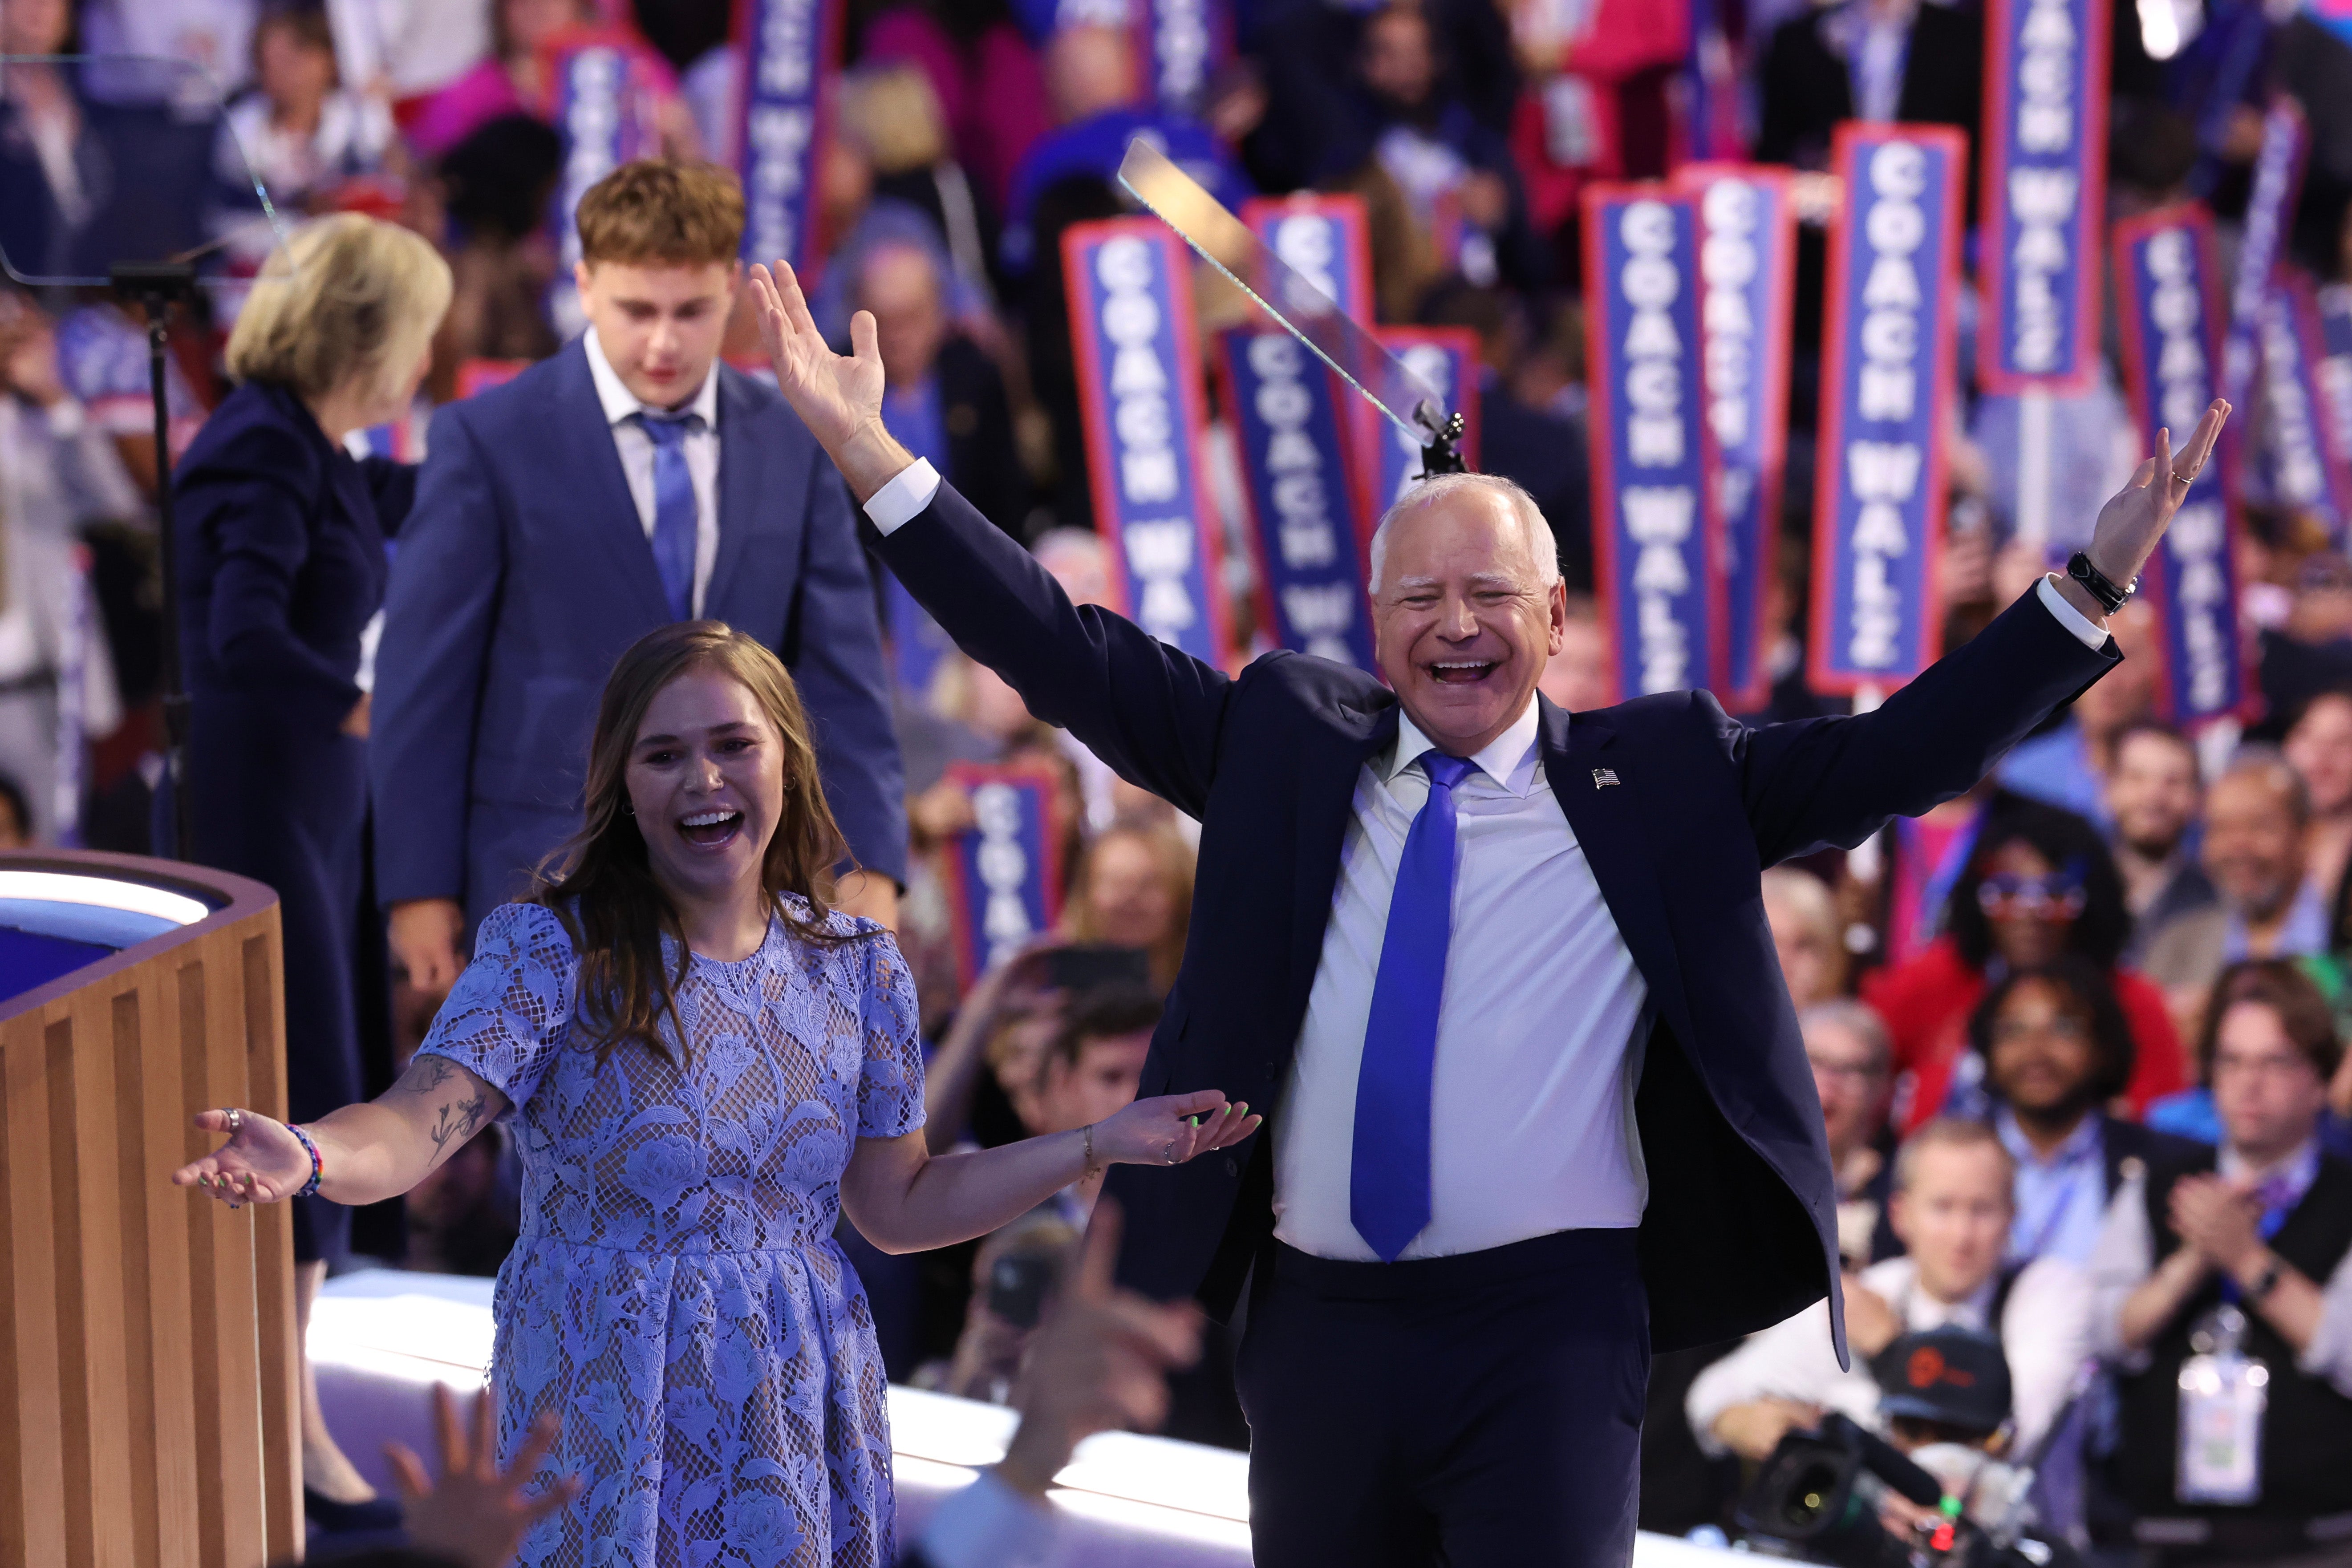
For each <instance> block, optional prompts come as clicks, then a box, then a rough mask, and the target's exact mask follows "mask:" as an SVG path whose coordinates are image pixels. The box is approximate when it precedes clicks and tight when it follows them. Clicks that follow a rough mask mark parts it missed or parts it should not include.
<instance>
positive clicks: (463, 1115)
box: [172, 1055, 507, 1204]
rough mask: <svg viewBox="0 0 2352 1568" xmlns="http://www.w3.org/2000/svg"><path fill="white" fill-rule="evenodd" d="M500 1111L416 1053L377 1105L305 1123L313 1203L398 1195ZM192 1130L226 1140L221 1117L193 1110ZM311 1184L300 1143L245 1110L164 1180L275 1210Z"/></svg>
mask: <svg viewBox="0 0 2352 1568" xmlns="http://www.w3.org/2000/svg"><path fill="white" fill-rule="evenodd" d="M506 1108H507V1098H506V1096H505V1095H503V1094H500V1093H499V1091H498V1090H497V1089H492V1088H491V1087H490V1086H489V1085H488V1084H487V1083H485V1082H483V1081H482V1080H481V1079H479V1078H477V1077H476V1076H475V1075H474V1074H473V1073H471V1072H469V1071H467V1069H466V1068H461V1067H459V1066H458V1065H457V1063H456V1062H453V1061H451V1060H450V1059H449V1058H446V1057H441V1056H425V1055H419V1056H418V1057H417V1058H416V1059H415V1061H413V1062H411V1063H410V1064H409V1066H408V1070H407V1071H406V1072H405V1073H404V1074H402V1075H401V1078H400V1081H399V1082H397V1083H395V1084H394V1085H393V1086H392V1087H391V1088H390V1089H386V1090H384V1091H383V1093H382V1094H381V1095H379V1096H377V1097H376V1098H375V1099H373V1100H366V1101H363V1102H362V1103H361V1104H358V1105H346V1106H344V1107H343V1108H342V1109H341V1110H333V1111H330V1112H328V1113H327V1114H326V1115H325V1116H322V1117H320V1119H319V1120H318V1121H311V1122H306V1123H304V1124H303V1127H302V1131H305V1132H307V1133H309V1134H310V1141H311V1142H313V1143H316V1144H317V1145H318V1146H319V1169H320V1180H319V1195H320V1197H322V1198H326V1199H328V1200H330V1201H331V1202H334V1203H339V1204H373V1203H380V1202H382V1201H383V1199H385V1198H392V1197H398V1196H399V1195H400V1194H403V1193H404V1192H406V1191H408V1189H409V1188H411V1187H413V1186H415V1184H417V1183H419V1182H421V1181H423V1180H424V1179H425V1175H426V1173H429V1172H430V1171H431V1170H432V1169H433V1168H434V1167H435V1166H436V1165H438V1164H440V1163H441V1162H442V1161H444V1160H446V1159H447V1158H448V1157H449V1156H450V1155H451V1154H454V1153H456V1152H457V1150H458V1149H459V1148H460V1147H461V1146H462V1145H463V1144H464V1143H465V1142H466V1141H467V1139H469V1138H471V1137H472V1136H473V1135H474V1134H475V1133H477V1132H478V1131H481V1130H482V1129H483V1128H484V1127H485V1126H487V1125H488V1124H489V1123H490V1122H492V1121H496V1120H497V1119H498V1118H499V1116H500V1115H501V1114H503V1113H504V1112H505V1110H506ZM196 1125H197V1126H198V1127H201V1128H203V1129H204V1130H205V1131H207V1132H228V1131H230V1124H229V1115H228V1113H227V1112H226V1110H205V1111H200V1112H198V1113H197V1116H196ZM309 1181H310V1152H309V1151H308V1150H306V1149H304V1148H303V1147H302V1142H301V1140H299V1139H298V1138H297V1137H295V1136H294V1134H293V1133H292V1132H290V1131H287V1128H286V1124H285V1123H284V1122H282V1121H271V1120H270V1119H269V1118H268V1117H267V1116H264V1115H262V1114H261V1113H260V1112H259V1111H257V1110H239V1111H238V1112H237V1113H236V1131H235V1132H234V1133H233V1134H232V1135H231V1136H230V1138H229V1141H228V1142H226V1143H224V1144H222V1145H221V1146H220V1147H219V1148H218V1149H215V1150H214V1151H213V1152H211V1153H209V1154H207V1155H205V1157H204V1158H203V1159H201V1160H195V1161H192V1162H190V1163H187V1164H185V1165H183V1166H181V1167H180V1168H179V1169H178V1170H176V1171H174V1172H173V1173H172V1182H173V1185H175V1186H182V1187H202V1188H204V1189H205V1191H206V1192H208V1193H210V1194H212V1195H213V1196H215V1197H216V1198H218V1199H220V1200H221V1201H222V1202H224V1203H228V1204H240V1203H259V1204H267V1203H275V1202H277V1201H278V1199H280V1198H286V1197H291V1196H292V1195H293V1194H296V1193H298V1192H299V1191H300V1190H301V1189H302V1187H303V1186H304V1184H307V1183H308V1182H309Z"/></svg>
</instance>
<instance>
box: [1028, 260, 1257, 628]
mask: <svg viewBox="0 0 2352 1568" xmlns="http://www.w3.org/2000/svg"><path fill="white" fill-rule="evenodd" d="M1062 260H1063V268H1064V271H1063V281H1064V287H1065V289H1066V292H1067V295H1068V302H1069V310H1070V339H1071V342H1072V344H1073V346H1074V347H1075V348H1076V358H1077V372H1078V408H1079V413H1080V416H1081V417H1082V420H1083V423H1084V424H1085V426H1086V437H1087V475H1088V478H1089V479H1091V481H1092V484H1093V492H1094V503H1095V527H1096V528H1097V530H1098V531H1100V532H1101V534H1102V536H1103V539H1104V541H1105V542H1107V543H1108V545H1109V546H1110V555H1111V563H1112V567H1111V580H1112V582H1113V583H1114V584H1117V585H1118V589H1119V593H1120V601H1121V602H1120V605H1119V606H1118V607H1119V608H1120V609H1122V610H1123V611H1124V612H1125V613H1126V615H1127V616H1129V619H1131V620H1133V621H1134V622H1135V623H1136V624H1137V625H1138V626H1141V627H1142V628H1143V629H1144V630H1145V631H1147V632H1150V634H1151V635H1152V636H1153V637H1158V638H1159V639H1160V641H1162V642H1164V643H1167V644H1170V645H1171V647H1179V648H1181V649H1183V650H1184V651H1185V652H1186V653H1189V654H1191V655H1192V657H1193V658H1198V659H1201V660H1203V661H1205V662H1206V663H1209V664H1213V665H1217V666H1220V667H1223V664H1224V663H1225V652H1226V649H1227V648H1228V647H1230V646H1231V642H1232V638H1231V637H1230V635H1229V633H1228V630H1227V626H1226V620H1225V600H1224V585H1223V583H1222V582H1221V581H1220V574H1219V572H1218V554H1219V541H1218V534H1217V523H1216V519H1215V516H1214V511H1213V508H1212V507H1211V506H1210V505H1209V495H1208V487H1207V485H1206V484H1205V483H1204V481H1203V479H1202V473H1201V437H1202V433H1203V432H1204V431H1205V430H1206V429H1207V427H1208V411H1207V409H1206V408H1205V406H1204V405H1203V403H1202V383H1201V356H1200V345H1199V341H1198V338H1197V335H1196V334H1195V332H1194V331H1193V326H1192V270H1191V268H1192V258H1191V253H1190V252H1188V251H1187V250H1186V249H1185V248H1184V244H1183V242H1182V241H1181V240H1180V239H1178V238H1177V237H1176V236H1175V235H1174V234H1173V233H1172V232H1171V231H1170V229H1169V227H1168V226H1167V225H1165V224H1163V223H1161V222H1160V220H1159V219H1158V218H1154V217H1127V218H1107V219H1104V220H1102V221H1100V222H1096V223H1083V224H1076V225H1073V226H1071V227H1070V228H1069V229H1067V230H1066V231H1065V232H1064V234H1063V236H1062Z"/></svg>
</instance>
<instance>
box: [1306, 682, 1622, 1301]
mask: <svg viewBox="0 0 2352 1568" xmlns="http://www.w3.org/2000/svg"><path fill="white" fill-rule="evenodd" d="M1537 720H1538V713H1537V710H1536V705H1535V704H1534V703H1533V702H1529V703H1528V707H1527V709H1526V710H1525V711H1524V712H1522V713H1521V714H1520V715H1519V718H1518V721H1517V722H1516V723H1514V724H1513V725H1512V726H1511V727H1510V729H1508V730H1507V731H1504V733H1503V734H1502V736H1501V737H1500V738H1499V739H1497V740H1496V741H1495V742H1494V743H1493V744H1491V745H1489V746H1487V747H1486V750H1484V751H1482V752H1479V753H1478V754H1477V755H1476V756H1475V757H1474V758H1473V759H1471V760H1472V761H1473V762H1475V763H1476V764H1477V771H1476V772H1475V773H1471V774H1469V775H1467V776H1466V777H1465V778H1464V779H1463V781H1462V783H1461V784H1457V785H1455V786H1454V818H1455V823H1456V830H1455V838H1454V845H1455V849H1454V853H1455V855H1456V857H1457V859H1456V862H1455V869H1454V934H1453V938H1452V940H1451V942H1449V943H1448V944H1447V947H1446V953H1445V985H1444V996H1443V999H1442V1000H1441V1002H1440V1003H1439V1005H1438V1014H1437V1055H1436V1060H1435V1063H1434V1066H1433V1070H1432V1074H1431V1080H1430V1219H1429V1224H1428V1226H1426V1227H1424V1228H1423V1231H1422V1232H1421V1234H1420V1235H1419V1236H1417V1237H1414V1238H1413V1239H1412V1244H1411V1245H1410V1246H1408V1247H1406V1248H1405V1250H1404V1252H1403V1255H1402V1256H1403V1257H1405V1258H1441V1257H1444V1256H1447V1255H1448V1254H1452V1253H1459V1252H1476V1251H1480V1250H1482V1249H1484V1248H1486V1247H1501V1246H1505V1245H1507V1243H1510V1242H1514V1241H1524V1240H1526V1239H1528V1237H1536V1236H1547V1235H1549V1234H1550V1233H1551V1232H1553V1231H1559V1230H1577V1229H1622V1228H1625V1227H1627V1226H1635V1225H1639V1224H1640V1223H1641V1220H1642V1208H1643V1205H1644V1204H1645V1203H1646V1202H1647V1200H1648V1196H1649V1184H1648V1181H1647V1178H1646V1177H1645V1175H1644V1173H1643V1168H1642V1149H1641V1141H1640V1138H1639V1135H1638V1134H1637V1133H1636V1132H1635V1131H1634V1126H1633V1087H1634V1084H1635V1083H1636V1082H1637V1081H1638V1079H1639V1078H1640V1076H1641V1068H1640V1056H1641V1053H1640V1051H1639V1050H1638V1049H1635V1048H1632V1047H1634V1045H1635V1038H1636V1026H1638V1025H1639V1023H1640V1022H1641V1019H1642V1013H1643V1004H1644V1003H1645V1002H1646V1001H1647V1000H1648V997H1649V988H1648V986H1647V985H1646V984H1644V983H1643V979H1642V972H1641V971H1640V970H1639V969H1638V968H1636V967H1635V966H1634V963H1633V952H1631V950H1629V949H1628V948H1627V947H1626V945H1625V939H1624V938H1623V937H1622V935H1620V934H1619V932H1618V930H1617V922H1616V921H1614V920H1612V918H1611V917H1610V914H1609V908H1608V906H1607V905H1606V904H1604V903H1603V902H1601V885H1600V883H1599V882H1597V881H1595V880H1594V879H1593V876H1592V868H1591V865H1590V864H1589V863H1588V862H1587V861H1586V859H1585V856H1584V848H1583V846H1582V845H1580V844H1579V843H1578V842H1577V838H1576V834H1575V832H1574V831H1573V830H1572V829H1571V828H1570V826H1569V823H1568V817H1567V816H1566V815H1565V814H1564V813H1563V812H1562V811H1561V810H1560V807H1559V799H1558V797H1557V796H1555V795H1553V794H1552V792H1551V789H1550V788H1549V785H1548V784H1546V783H1545V781H1544V768H1543V755H1542V749H1541V745H1540V742H1539V739H1538V735H1537V733H1536V727H1537ZM1429 750H1431V743H1430V741H1429V739H1428V737H1427V736H1425V735H1423V733H1422V732H1421V731H1420V729H1419V727H1417V726H1416V725H1415V724H1414V723H1413V721H1412V720H1411V719H1410V718H1408V717H1405V716H1404V715H1402V714H1400V715H1399V716H1398V721H1397V742H1396V746H1395V748H1394V749H1393V751H1392V752H1389V753H1387V754H1385V755H1382V756H1379V757H1375V758H1373V759H1372V760H1371V761H1370V762H1369V763H1366V764H1365V765H1364V767H1363V768H1362V770H1361V771H1360V773H1358V774H1357V778H1356V794H1355V802H1354V816H1353V820H1352V821H1350V822H1349V826H1348V831H1347V837H1346V839H1345V840H1344V841H1343V843H1342V845H1341V847H1340V850H1339V883H1338V886H1337V888H1336V889H1335V890H1334V892H1333V894H1332V899H1331V919H1330V922H1329V923H1328V925H1326V926H1325V927H1324V929H1323V955H1322V959H1321V962H1319V963H1318V964H1317V965H1316V968H1315V984H1314V987H1313V989H1312V990H1310V991H1309V992H1308V994H1307V1018H1306V1022H1305V1023H1304V1025H1303V1026H1301V1027H1300V1029H1299V1031H1298V1049H1297V1053H1296V1055H1295V1057H1294V1058H1293V1060H1292V1064H1291V1070H1290V1082H1289V1086H1288V1088H1287V1089H1286V1091H1285V1093H1284V1096H1283V1100H1282V1114H1281V1115H1280V1116H1278V1117H1276V1119H1275V1123H1274V1214H1275V1232H1274V1233H1275V1235H1276V1237H1280V1238H1281V1239H1282V1240H1283V1241H1285V1242H1286V1243H1288V1244H1289V1245H1290V1246H1292V1247H1297V1249H1298V1250H1300V1251H1301V1252H1306V1253H1311V1254H1313V1255H1314V1256H1316V1257H1318V1258H1347V1259H1353V1260H1357V1261H1365V1260H1369V1259H1370V1258H1373V1257H1374V1256H1376V1255H1375V1254H1374V1253H1373V1251H1372V1249H1371V1247H1370V1246H1369V1245H1368V1244H1367V1243H1366V1242H1365V1240H1364V1238H1363V1237H1360V1236H1359V1235H1358V1234H1357V1233H1356V1227H1355V1224H1354V1222H1353V1221H1352V1220H1351V1219H1350V1218H1349V1189H1350V1185H1351V1182H1350V1174H1351V1171H1352V1168H1353V1162H1354V1157H1355V1120H1356V1078H1357V1072H1358V1068H1360V1065H1361V1063H1362V1060H1363V1052H1364V1030H1365V1027H1366V1026H1367V1025H1368V1024H1369V1023H1370V1017H1371V1001H1372V981H1373V977H1374V976H1375V975H1376V974H1377V973H1379V971H1380V963H1381V942H1382V941H1383V939H1384V938H1385V937H1386V935H1387V931H1388V920H1389V900H1390V899H1391V896H1392V895H1393V893H1394V892H1395V890H1396V878H1397V868H1398V865H1399V864H1400V862H1401V861H1402V858H1403V855H1404V843H1405V836H1406V834H1408V833H1409V832H1411V831H1412V820H1413V818H1414V817H1415V816H1418V815H1419V814H1420V811H1421V808H1422V805H1423V803H1425V802H1426V801H1427V800H1428V798H1429V777H1428V775H1427V774H1426V773H1423V771H1422V770H1421V768H1420V767H1418V766H1416V765H1415V764H1416V763H1417V762H1418V761H1419V759H1420V757H1421V755H1422V753H1423V752H1427V751H1429Z"/></svg>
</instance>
